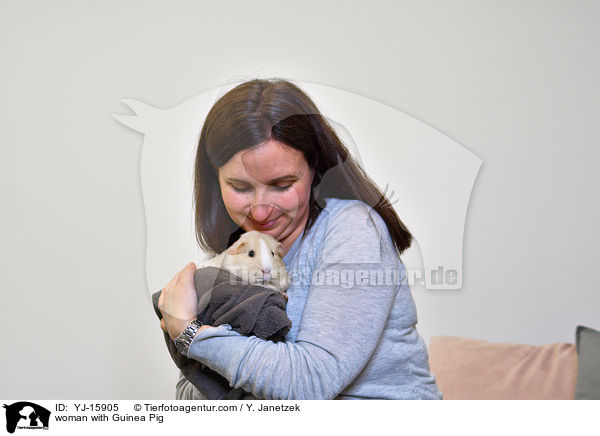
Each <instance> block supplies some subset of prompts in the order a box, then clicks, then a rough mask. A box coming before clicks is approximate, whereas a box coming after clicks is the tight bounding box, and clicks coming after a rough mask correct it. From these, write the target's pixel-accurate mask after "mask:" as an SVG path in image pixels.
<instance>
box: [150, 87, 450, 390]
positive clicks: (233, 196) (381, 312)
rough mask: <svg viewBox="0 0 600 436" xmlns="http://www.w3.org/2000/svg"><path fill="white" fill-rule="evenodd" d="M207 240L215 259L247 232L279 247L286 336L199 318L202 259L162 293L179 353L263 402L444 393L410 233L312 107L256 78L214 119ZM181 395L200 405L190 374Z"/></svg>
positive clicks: (206, 168)
mask: <svg viewBox="0 0 600 436" xmlns="http://www.w3.org/2000/svg"><path fill="white" fill-rule="evenodd" d="M194 203H195V214H196V233H197V239H198V242H199V244H200V245H201V246H202V247H203V248H204V249H206V250H208V251H210V252H213V253H215V254H216V253H219V252H221V251H223V250H224V249H225V248H227V247H228V246H229V245H230V244H231V243H232V242H233V241H235V240H236V238H237V237H239V235H240V234H241V233H243V232H244V231H249V230H258V231H261V232H264V233H268V234H270V235H271V236H273V237H275V238H276V239H277V240H279V241H280V242H281V243H282V244H283V248H284V250H283V252H284V262H285V264H286V267H287V269H288V272H290V275H291V277H292V284H291V286H290V288H289V289H288V297H289V300H288V305H287V314H288V317H289V318H290V320H291V321H292V328H291V330H290V332H289V333H288V334H287V335H286V340H285V341H284V342H278V343H274V342H271V341H265V340H262V339H259V338H257V337H255V336H251V337H249V338H248V337H245V336H241V335H240V334H238V333H237V332H235V331H232V330H231V328H230V326H228V325H222V326H217V327H211V326H201V327H200V328H198V329H197V330H196V328H197V326H196V325H195V324H193V323H192V322H193V321H194V320H195V319H196V304H197V302H196V293H195V290H194V283H193V274H194V271H195V265H194V264H189V265H187V266H186V267H185V268H184V269H183V270H182V271H180V272H179V273H178V274H177V275H176V276H175V277H174V278H173V280H171V282H170V283H169V284H168V285H167V286H166V287H165V288H164V290H163V291H162V293H161V297H160V301H159V307H160V308H161V311H162V313H163V318H164V324H163V328H165V329H166V331H168V333H169V335H170V337H171V338H172V339H176V338H178V337H179V338H180V339H181V338H182V337H183V336H184V335H185V333H184V331H186V329H187V332H188V333H189V335H190V336H189V340H188V341H187V343H185V344H184V347H183V350H184V353H185V354H186V355H187V356H188V357H189V358H192V359H195V360H198V361H200V362H201V363H203V364H204V365H207V366H208V367H210V368H211V369H213V370H214V371H216V372H218V373H219V374H221V375H222V376H223V377H225V378H226V379H227V380H228V381H229V383H230V385H231V386H233V387H235V388H242V389H243V390H245V391H247V392H248V393H250V394H252V395H253V396H255V397H256V398H263V399H334V398H336V399H366V398H389V399H441V398H442V394H441V392H440V391H439V389H438V388H437V386H436V383H435V376H434V375H433V374H432V373H431V372H430V370H429V363H428V356H427V349H426V346H425V344H424V342H423V340H422V339H421V337H420V336H419V334H418V333H417V330H416V327H415V326H416V323H417V316H416V310H415V305H414V302H413V300H412V296H411V293H410V288H409V286H408V283H407V279H406V269H405V267H404V265H403V263H402V262H401V260H400V257H399V255H400V254H401V253H402V252H403V251H404V250H405V249H406V248H408V247H409V246H410V243H411V240H412V236H411V234H410V233H409V231H408V230H407V229H406V227H405V226H404V225H403V223H402V222H401V221H400V219H399V218H398V216H397V215H396V213H395V212H394V209H393V208H392V207H391V205H390V203H389V201H388V200H387V199H386V198H385V196H384V195H383V194H382V193H381V191H380V190H379V189H378V188H377V187H376V185H375V184H374V183H373V182H372V181H371V180H370V179H369V178H368V176H367V175H366V174H365V173H364V172H363V171H362V169H361V168H360V167H359V166H358V165H357V164H356V163H355V162H354V160H353V158H352V157H351V155H350V154H349V153H348V151H347V149H346V148H345V147H344V145H343V144H342V143H341V141H340V139H339V138H338V136H337V135H336V133H335V131H334V130H333V129H332V128H331V126H330V125H329V124H328V122H327V121H326V120H325V119H324V117H323V116H322V115H321V114H320V112H319V110H318V109H317V107H316V106H315V104H314V103H313V102H312V101H311V99H310V98H309V97H308V96H307V95H306V94H305V93H304V92H302V91H301V90H300V89H299V88H298V87H297V86H295V85H293V84H292V83H290V82H288V81H285V80H280V79H271V80H252V81H248V82H245V83H242V84H241V85H239V86H237V87H235V88H234V89H233V90H231V91H229V92H228V93H227V94H225V95H224V96H223V97H222V98H220V99H219V100H218V101H217V102H216V103H215V105H214V106H213V107H212V108H211V110H210V112H209V113H208V115H207V117H206V120H205V123H204V125H203V128H202V131H201V135H200V141H199V146H198V150H197V155H196V166H195V187H194ZM177 398H187V399H190V398H204V397H203V396H202V393H201V392H198V390H197V389H195V388H194V387H193V386H191V385H190V384H189V383H188V382H187V381H186V380H185V379H184V378H181V379H180V381H179V382H178V385H177Z"/></svg>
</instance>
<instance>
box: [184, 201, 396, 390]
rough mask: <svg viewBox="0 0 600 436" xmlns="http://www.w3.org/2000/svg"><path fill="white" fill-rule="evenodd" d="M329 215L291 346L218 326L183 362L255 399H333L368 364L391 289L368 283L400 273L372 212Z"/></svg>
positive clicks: (358, 209)
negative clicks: (198, 365) (194, 364)
mask: <svg viewBox="0 0 600 436" xmlns="http://www.w3.org/2000/svg"><path fill="white" fill-rule="evenodd" d="M322 213H326V212H325V210H324V211H323V212H322ZM331 215H335V216H330V217H329V219H328V224H327V230H326V231H325V233H324V237H323V239H322V241H321V243H320V244H317V245H316V246H317V247H319V248H318V249H315V251H316V252H315V253H314V257H313V259H314V262H315V263H314V267H313V268H312V274H311V277H308V278H307V279H308V280H310V285H309V286H308V295H307V300H306V305H305V307H304V311H303V315H302V320H301V322H300V326H299V330H298V335H297V337H296V341H295V342H277V343H274V342H271V341H266V340H263V339H260V338H257V337H256V336H250V337H246V336H242V335H240V334H239V333H237V332H235V331H233V330H231V327H230V326H229V325H227V324H225V325H221V326H218V327H212V328H208V329H205V330H203V331H202V332H200V333H199V334H198V335H197V336H196V337H195V338H194V340H193V341H192V343H191V345H190V348H189V351H188V357H190V358H193V359H196V360H198V361H200V362H202V363H203V364H205V365H207V366H209V367H210V368H211V369H213V370H214V371H216V372H218V373H219V374H221V375H222V376H223V377H225V378H226V379H227V380H228V381H229V382H230V385H231V386H233V387H235V388H242V389H244V390H246V391H248V392H251V393H252V394H253V395H254V396H256V397H258V398H264V399H333V398H335V397H336V396H338V395H339V394H340V392H342V391H343V390H344V388H345V387H346V386H348V385H349V384H350V383H351V382H352V380H354V378H356V377H357V375H358V374H359V373H360V371H361V370H362V369H363V368H364V367H365V365H366V364H367V362H368V361H369V358H370V357H371V355H372V354H373V352H374V350H375V348H376V347H377V345H378V343H379V340H380V338H381V335H382V332H383V330H384V327H385V324H386V321H387V318H388V316H389V314H390V311H391V308H392V305H393V301H394V298H395V296H396V293H397V291H398V286H399V285H396V284H395V283H391V284H390V283H388V282H386V281H383V280H375V279H374V277H375V276H376V275H377V274H378V273H381V272H382V271H383V272H384V274H385V271H390V270H395V272H396V274H399V275H400V279H401V278H402V276H403V274H404V272H405V270H404V266H403V264H402V262H400V259H399V258H398V255H397V253H396V251H395V248H394V247H393V243H392V240H391V237H390V235H389V232H388V231H387V228H386V227H385V224H384V223H383V220H382V219H381V217H380V216H379V215H378V214H377V212H375V211H374V210H371V209H370V208H369V207H368V206H366V205H365V204H364V203H360V202H356V203H352V204H351V205H350V206H348V207H345V208H343V209H342V210H341V211H337V213H331ZM376 222H377V224H376ZM300 279H301V278H300ZM382 282H383V283H382Z"/></svg>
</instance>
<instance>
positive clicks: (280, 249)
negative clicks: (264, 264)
mask: <svg viewBox="0 0 600 436" xmlns="http://www.w3.org/2000/svg"><path fill="white" fill-rule="evenodd" d="M275 253H277V254H278V255H279V257H283V244H282V243H281V242H280V243H278V244H277V247H275Z"/></svg>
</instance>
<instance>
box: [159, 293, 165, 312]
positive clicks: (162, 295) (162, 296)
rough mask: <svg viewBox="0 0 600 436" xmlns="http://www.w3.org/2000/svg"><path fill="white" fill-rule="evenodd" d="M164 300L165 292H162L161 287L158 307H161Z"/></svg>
mask: <svg viewBox="0 0 600 436" xmlns="http://www.w3.org/2000/svg"><path fill="white" fill-rule="evenodd" d="M164 302H165V293H164V289H161V290H160V295H159V296H158V308H159V309H162V308H163V304H164Z"/></svg>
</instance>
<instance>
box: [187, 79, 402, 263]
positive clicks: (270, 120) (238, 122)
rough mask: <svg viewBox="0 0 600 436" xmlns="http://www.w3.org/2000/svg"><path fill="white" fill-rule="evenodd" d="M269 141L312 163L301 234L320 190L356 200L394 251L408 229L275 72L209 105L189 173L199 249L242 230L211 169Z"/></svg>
mask: <svg viewBox="0 0 600 436" xmlns="http://www.w3.org/2000/svg"><path fill="white" fill-rule="evenodd" d="M268 140H276V141H279V142H282V143H284V144H286V145H288V146H290V147H293V148H295V149H296V150H299V151H301V152H302V153H303V155H304V158H305V159H306V162H307V163H308V165H309V167H310V168H312V169H315V176H314V178H313V182H312V186H311V194H310V200H309V215H308V220H307V222H306V227H305V230H304V232H303V235H302V237H304V235H306V234H307V233H308V230H309V229H310V228H311V226H312V225H313V224H314V222H315V220H316V218H317V217H318V216H319V213H320V212H321V210H322V209H323V207H324V204H325V202H324V199H325V198H328V197H333V198H340V199H356V200H361V201H363V202H364V203H366V204H368V205H369V206H371V207H373V209H375V210H376V211H377V212H378V213H379V215H381V217H382V218H383V220H384V222H385V223H386V225H387V228H388V230H389V232H390V235H391V237H392V240H393V241H394V245H395V246H396V249H397V250H398V253H400V254H401V253H402V252H403V251H404V250H406V249H407V248H408V247H409V246H410V244H411V241H412V235H411V234H410V232H409V231H408V229H407V228H406V226H405V225H404V224H403V223H402V221H400V218H398V215H397V214H396V212H395V211H394V209H393V208H392V206H391V204H390V202H389V201H388V199H387V198H386V196H385V195H384V194H382V192H381V191H380V190H379V188H378V187H377V186H376V185H375V183H374V182H373V181H372V180H371V179H370V178H369V176H368V175H367V174H366V173H365V172H364V171H363V170H362V168H361V167H360V166H359V165H358V164H357V163H356V161H355V160H354V158H353V157H352V155H351V154H350V153H349V152H348V150H347V148H346V147H345V146H344V144H343V143H342V142H341V140H340V139H339V138H338V136H337V135H336V133H335V131H334V130H333V129H332V127H331V126H330V124H329V123H328V122H327V120H326V119H325V117H323V115H321V113H320V112H319V110H318V109H317V107H316V105H315V104H314V103H313V101H312V100H311V99H310V98H309V97H308V96H307V95H306V94H305V93H304V92H303V91H302V90H301V89H300V88H298V87H297V86H296V85H294V84H293V83H291V82H289V81H287V80H283V79H277V78H272V79H255V80H250V81H247V82H244V83H242V84H240V85H238V86H236V87H235V88H233V89H232V90H230V91H229V92H227V93H226V94H225V95H224V96H222V97H221V98H220V99H219V100H218V101H217V102H216V103H215V104H214V105H213V107H212V108H211V109H210V111H209V112H208V115H207V116H206V120H205V121H204V125H203V126H202V131H201V133H200V140H199V143H198V150H197V152H196V164H195V170H194V173H195V177H194V206H195V226H196V239H197V241H198V243H199V244H200V246H201V247H202V248H203V249H205V250H206V249H208V250H211V251H212V252H215V253H220V252H222V251H223V250H225V249H226V248H227V247H228V246H229V245H230V244H231V243H232V242H233V241H234V240H235V239H236V238H237V237H238V236H239V235H240V234H241V233H243V230H242V229H240V228H239V226H238V225H237V224H235V222H234V221H233V220H232V219H231V217H230V216H229V214H228V212H227V209H225V204H224V203H223V199H222V197H221V189H220V186H219V180H218V175H217V168H219V167H221V166H223V165H225V163H227V161H229V159H231V158H232V157H233V155H235V154H236V153H237V152H239V151H241V150H246V149H248V148H251V147H255V146H257V145H260V144H262V143H264V142H265V141H268Z"/></svg>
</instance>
